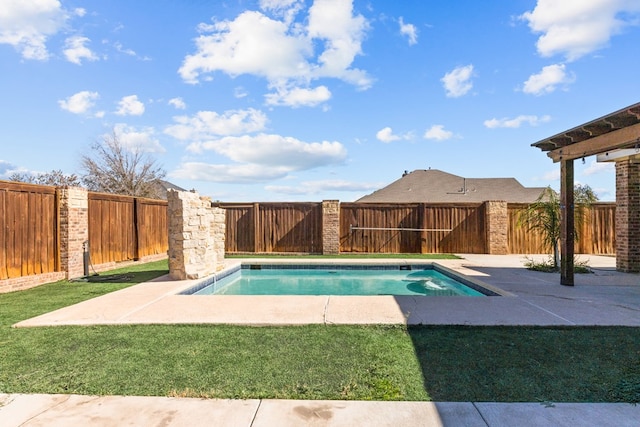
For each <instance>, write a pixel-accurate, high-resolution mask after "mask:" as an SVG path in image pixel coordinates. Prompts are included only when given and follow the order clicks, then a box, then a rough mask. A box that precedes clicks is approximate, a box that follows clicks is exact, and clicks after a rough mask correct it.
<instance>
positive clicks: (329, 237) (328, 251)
mask: <svg viewBox="0 0 640 427" xmlns="http://www.w3.org/2000/svg"><path fill="white" fill-rule="evenodd" d="M322 253H323V254H325V255H337V254H339V253H340V201H339V200H323V201H322Z"/></svg>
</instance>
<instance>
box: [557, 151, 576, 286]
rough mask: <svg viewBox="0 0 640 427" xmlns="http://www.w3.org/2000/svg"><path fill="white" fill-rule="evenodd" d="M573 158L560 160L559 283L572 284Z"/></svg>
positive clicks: (573, 234)
mask: <svg viewBox="0 0 640 427" xmlns="http://www.w3.org/2000/svg"><path fill="white" fill-rule="evenodd" d="M573 199H574V194H573V160H562V161H561V162H560V284H561V285H564V286H573V273H574V272H573V267H574V265H573V258H574V242H575V231H574V223H575V221H574V218H575V217H574V211H575V206H574V200H573Z"/></svg>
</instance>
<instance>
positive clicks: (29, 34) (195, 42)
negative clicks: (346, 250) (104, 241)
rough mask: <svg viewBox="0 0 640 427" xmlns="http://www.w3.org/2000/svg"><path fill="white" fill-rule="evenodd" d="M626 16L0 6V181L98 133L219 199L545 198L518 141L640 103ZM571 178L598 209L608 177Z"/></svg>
mask: <svg viewBox="0 0 640 427" xmlns="http://www.w3.org/2000/svg"><path fill="white" fill-rule="evenodd" d="M639 42H640V0H492V1H477V0H457V1H456V0H452V1H441V0H403V1H387V0H365V1H361V0H353V1H350V0H315V1H312V0H307V1H300V0H261V1H254V0H252V1H249V0H240V1H232V0H228V1H213V0H211V1H205V0H139V1H130V0H109V1H100V0H83V1H80V0H33V1H28V2H25V1H23V0H2V2H1V3H0V61H1V64H2V72H1V73H0V76H1V77H0V93H1V94H2V97H1V98H0V117H2V122H1V123H2V126H1V128H0V146H1V147H2V148H1V149H0V179H6V178H7V177H8V176H9V175H10V174H11V173H14V172H48V171H51V170H53V169H61V170H62V171H64V172H65V173H80V172H81V170H80V157H81V156H82V155H83V154H89V153H90V152H91V151H90V147H91V145H92V144H93V143H94V142H95V141H99V140H101V139H102V138H103V137H104V135H108V134H112V133H115V134H116V135H117V136H118V138H119V139H120V140H121V142H122V143H123V144H124V145H125V146H127V147H131V148H132V149H133V148H134V147H135V149H138V150H144V151H146V152H148V153H149V154H150V155H151V156H153V157H154V158H155V159H156V160H157V162H158V164H160V165H161V166H162V167H163V168H164V169H165V170H166V171H167V179H168V180H169V181H171V182H173V183H175V184H177V185H179V186H182V187H184V188H186V189H192V188H193V189H196V190H197V191H198V192H199V193H201V194H203V195H207V196H210V197H212V198H213V199H214V200H222V201H319V200H323V199H338V200H341V201H353V200H355V199H357V198H359V197H362V196H364V195H366V194H368V193H371V192H372V191H374V190H376V189H378V188H380V187H383V186H385V185H387V184H389V183H391V182H393V181H394V180H396V179H398V178H400V177H401V175H402V173H403V172H404V171H405V170H408V171H411V170H415V169H428V168H432V169H440V170H443V171H446V172H450V173H453V174H456V175H460V176H463V177H466V178H484V177H515V178H516V179H518V180H519V181H520V182H521V183H522V184H523V185H525V186H533V187H541V186H547V185H551V186H552V187H554V188H556V189H557V188H559V182H558V178H559V171H560V169H559V165H558V164H554V163H553V162H552V161H551V160H550V159H549V158H548V157H547V156H546V155H545V154H544V153H542V152H541V151H540V150H538V149H536V148H533V147H531V144H532V143H534V142H537V141H539V140H541V139H543V138H546V137H549V136H552V135H555V134H556V133H558V132H561V131H564V130H566V129H569V128H572V127H574V126H577V125H580V124H582V123H584V122H587V121H590V120H592V119H595V118H598V117H601V116H603V115H605V114H608V113H610V112H613V111H616V110H618V109H620V108H623V107H626V106H628V105H631V104H634V103H636V102H638V101H639V100H640V99H639V96H640V79H638V78H637V76H638V49H639V48H638V46H639V45H640V43H639ZM575 166H576V174H575V179H576V182H578V183H582V184H587V185H590V186H591V187H592V188H593V189H594V190H596V192H597V193H598V195H599V196H600V198H601V199H602V200H614V199H615V170H614V167H613V165H611V164H606V163H597V162H596V160H595V157H589V158H586V159H585V161H584V164H583V163H582V162H581V161H577V162H576V165H575Z"/></svg>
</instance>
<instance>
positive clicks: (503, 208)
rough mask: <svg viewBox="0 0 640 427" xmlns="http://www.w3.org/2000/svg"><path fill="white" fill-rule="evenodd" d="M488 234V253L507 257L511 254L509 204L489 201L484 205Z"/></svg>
mask: <svg viewBox="0 0 640 427" xmlns="http://www.w3.org/2000/svg"><path fill="white" fill-rule="evenodd" d="M484 207H485V217H486V232H487V239H486V241H487V253H488V254H490V255H506V254H507V253H508V252H509V241H508V233H509V214H508V211H507V202H504V201H496V200H489V201H486V202H485V203H484Z"/></svg>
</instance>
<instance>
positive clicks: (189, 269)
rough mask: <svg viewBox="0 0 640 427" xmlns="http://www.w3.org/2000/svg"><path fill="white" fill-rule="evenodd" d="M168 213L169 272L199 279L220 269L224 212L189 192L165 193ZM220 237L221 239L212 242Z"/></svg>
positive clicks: (203, 198)
mask: <svg viewBox="0 0 640 427" xmlns="http://www.w3.org/2000/svg"><path fill="white" fill-rule="evenodd" d="M167 201H168V202H169V204H168V212H169V275H170V276H171V277H172V278H173V279H177V280H186V279H199V278H202V277H206V276H208V275H210V274H213V273H215V272H216V271H217V270H219V269H221V268H222V267H223V266H224V264H223V261H224V260H223V258H224V229H223V228H222V226H221V224H224V211H223V210H222V209H219V208H216V209H215V210H214V209H213V208H212V207H211V199H210V198H209V197H201V196H199V195H198V194H196V193H192V192H189V191H172V190H170V191H168V192H167ZM216 239H222V242H216Z"/></svg>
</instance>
